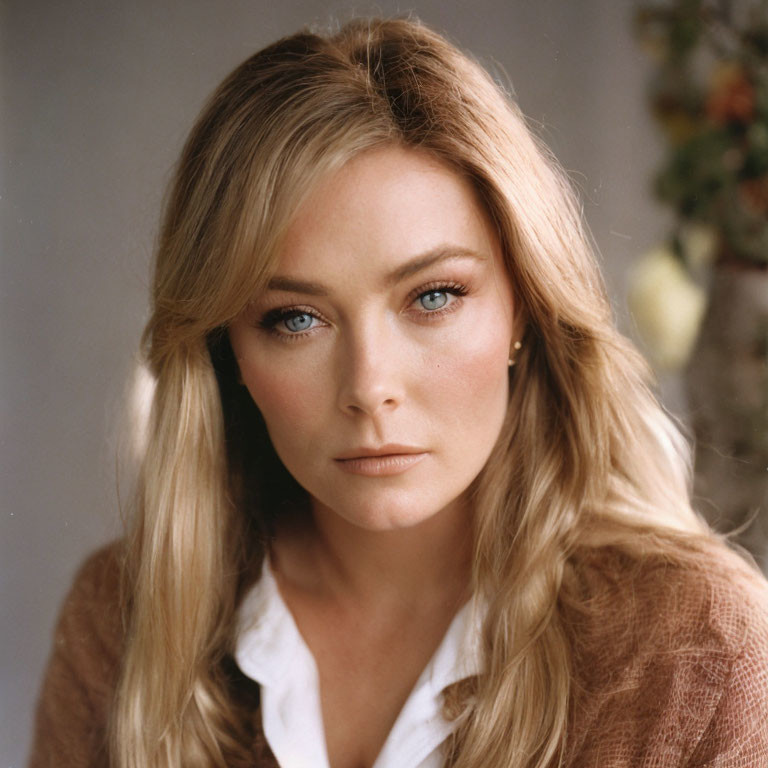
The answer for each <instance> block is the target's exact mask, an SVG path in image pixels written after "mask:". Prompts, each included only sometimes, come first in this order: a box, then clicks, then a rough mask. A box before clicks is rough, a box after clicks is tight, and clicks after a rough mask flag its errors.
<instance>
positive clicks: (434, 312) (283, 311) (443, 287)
mask: <svg viewBox="0 0 768 768" xmlns="http://www.w3.org/2000/svg"><path fill="white" fill-rule="evenodd" d="M436 292H439V293H447V294H450V295H452V296H454V297H455V299H454V301H451V302H450V303H446V304H445V305H444V306H442V307H439V308H438V309H431V310H427V309H422V310H416V312H417V314H419V316H420V319H424V320H427V321H428V322H431V321H433V320H436V319H437V318H439V317H442V316H443V315H445V314H447V313H448V312H453V311H454V310H455V309H458V307H459V306H460V304H461V297H462V296H466V295H467V293H468V292H469V289H468V288H467V286H466V285H463V284H461V283H455V282H452V281H448V282H435V283H428V284H427V285H423V286H421V287H420V288H418V289H417V290H416V291H414V292H413V293H411V294H410V296H409V297H408V304H409V305H410V304H413V302H414V301H416V300H417V299H420V298H421V297H422V296H426V295H427V294H428V293H436ZM298 315H309V316H310V317H313V318H315V319H317V320H323V321H325V318H323V316H322V315H320V314H319V313H318V312H317V310H314V309H311V308H310V307H304V306H301V305H298V306H293V307H280V308H278V309H271V310H270V311H269V312H267V313H266V314H265V315H264V316H263V317H262V318H261V320H259V322H258V325H259V327H260V328H263V329H264V330H265V331H268V332H269V333H271V334H273V335H274V336H277V337H278V338H279V339H280V340H282V341H295V340H297V339H301V338H303V337H304V336H306V335H307V334H309V333H312V331H313V330H314V328H310V329H308V330H306V331H295V332H287V331H286V332H284V331H278V330H277V324H278V323H280V322H282V321H284V320H289V319H290V318H292V317H296V316H298Z"/></svg>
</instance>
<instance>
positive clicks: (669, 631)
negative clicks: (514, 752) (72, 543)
mask: <svg viewBox="0 0 768 768" xmlns="http://www.w3.org/2000/svg"><path fill="white" fill-rule="evenodd" d="M118 546H119V545H111V546H110V547H107V548H105V549H103V550H100V551H99V552H97V553H95V554H94V555H92V556H91V557H90V558H89V559H88V560H87V561H86V562H85V564H84V565H83V566H82V567H81V568H80V570H79V572H78V573H77V575H76V577H75V580H74V584H73V586H72V588H71V590H70V592H69V595H68V596H67V598H66V600H65V602H64V605H63V607H62V609H61V613H60V616H59V619H58V623H57V626H56V630H55V634H54V643H53V650H52V653H51V657H50V660H49V662H48V667H47V671H46V674H45V677H44V680H43V685H42V690H41V692H40V696H39V700H38V707H37V714H36V721H35V732H34V738H33V745H32V752H31V756H30V761H29V768H44V767H45V768H48V767H49V766H56V768H107V766H109V765H110V760H109V754H108V752H109V750H108V746H107V722H108V717H109V712H110V708H111V704H112V699H113V696H114V691H115V686H116V681H117V677H118V673H119V665H120V656H121V648H122V644H123V639H122V628H121V627H122V624H121V619H120V609H119V604H118V585H119V578H118V574H119V568H118V560H117V552H118ZM578 574H579V580H578V583H579V585H580V589H581V590H582V594H581V596H580V597H581V599H580V600H579V601H578V604H579V605H580V606H581V607H578V608H576V607H569V606H567V605H562V606H560V612H561V615H562V617H563V623H564V626H565V628H566V631H567V633H568V637H569V639H570V642H571V647H572V652H573V679H572V684H571V690H572V696H571V702H570V722H569V727H568V735H567V742H566V749H565V762H564V766H565V768H652V767H653V768H661V767H662V766H664V767H667V766H680V767H681V768H705V767H706V768H766V767H768V587H767V586H766V585H765V583H764V582H762V581H761V580H759V579H751V578H749V577H747V576H745V575H744V574H743V573H742V572H741V571H740V569H738V568H734V567H733V565H732V564H731V561H730V558H729V557H726V556H723V557H722V561H719V559H718V558H717V557H715V558H714V559H712V558H706V559H704V558H702V561H701V563H700V564H698V565H693V566H686V567H680V566H677V565H671V564H665V563H664V562H661V561H659V560H656V559H654V560H649V561H647V562H646V561H641V562H637V561H635V560H632V559H630V558H628V557H627V556H626V555H624V554H622V553H621V552H619V551H618V550H615V549H612V548H603V549H600V550H596V551H594V552H593V553H592V554H591V555H590V556H588V557H586V558H584V559H583V560H582V561H581V565H580V567H579V569H578ZM224 667H225V672H226V676H227V679H228V681H229V686H230V693H231V696H232V701H233V703H234V704H235V705H236V707H235V709H236V710H237V711H239V712H245V713H246V717H247V718H248V720H249V729H248V733H249V734H250V738H249V740H248V743H246V744H243V748H242V754H241V755H239V756H237V757H236V758H233V760H232V761H231V765H232V766H233V768H235V766H240V765H242V766H250V767H251V768H277V765H278V764H277V762H276V761H275V758H274V757H273V755H272V754H271V752H270V750H269V746H268V745H267V743H266V741H265V739H264V735H263V732H262V730H261V717H260V712H259V690H258V685H257V684H256V683H254V682H253V681H252V680H250V679H249V678H247V677H246V676H245V675H244V674H242V673H241V672H240V671H239V669H238V668H237V666H236V665H235V663H234V661H232V660H231V658H228V659H226V660H225V662H224ZM283 768H291V766H284V767H283ZM404 768H407V766H404Z"/></svg>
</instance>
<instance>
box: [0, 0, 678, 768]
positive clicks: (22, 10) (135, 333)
mask: <svg viewBox="0 0 768 768" xmlns="http://www.w3.org/2000/svg"><path fill="white" fill-rule="evenodd" d="M354 8H355V10H356V11H357V13H358V15H361V14H365V13H368V12H379V13H382V14H391V13H395V12H401V11H405V10H408V9H409V8H413V9H414V10H415V11H416V13H417V14H418V15H419V16H421V17H422V18H423V19H424V20H425V21H427V22H429V23H431V24H433V25H435V26H437V27H438V28H441V29H443V30H444V31H447V32H448V33H449V34H450V35H451V36H452V37H454V38H455V39H457V40H458V41H460V43H461V44H462V45H463V46H465V47H466V48H468V49H470V50H471V51H473V52H474V53H475V54H476V55H478V56H479V57H480V58H481V59H482V60H483V61H484V62H485V63H486V64H494V63H497V64H498V65H499V66H500V67H501V68H503V69H504V70H506V72H507V73H508V74H509V76H510V77H511V79H512V82H513V84H514V86H515V89H516V91H517V93H518V97H519V100H520V102H521V104H522V106H523V109H524V111H525V112H526V113H527V114H528V115H529V116H530V118H531V119H532V120H533V121H534V122H535V123H537V124H539V126H540V129H541V133H542V134H543V136H544V138H545V139H546V140H547V141H548V142H549V143H550V144H551V146H552V147H553V148H554V149H555V151H556V153H557V154H558V156H559V157H560V159H561V161H562V162H563V164H564V165H565V167H566V168H567V169H569V171H571V173H572V174H573V177H574V180H575V182H576V184H577V185H578V186H579V187H580V188H581V190H582V193H583V196H584V206H585V211H586V215H587V217H588V220H589V222H590V225H591V227H592V230H593V233H594V235H595V238H596V240H597V242H598V244H599V247H600V250H601V252H602V259H603V262H604V268H605V273H606V277H607V280H608V284H609V287H610V290H611V293H612V296H613V299H614V303H615V306H616V310H617V314H618V316H619V321H620V324H621V325H622V327H624V328H625V329H626V328H627V320H626V313H625V310H624V297H625V288H626V286H625V283H626V276H625V275H626V272H625V269H626V267H627V265H628V264H629V263H630V261H631V260H632V259H633V258H634V257H635V256H636V255H637V254H638V253H640V252H642V251H643V250H644V249H646V248H647V247H649V246H651V245H652V244H654V243H655V242H656V240H657V239H658V238H659V237H660V236H661V235H662V234H663V232H664V228H665V219H664V218H663V216H662V214H661V213H660V212H659V210H658V209H656V208H655V206H654V205H653V204H652V203H651V201H650V200H649V198H648V196H647V194H646V189H647V186H648V184H647V180H648V177H649V174H650V172H651V170H652V169H653V168H654V167H655V165H656V163H657V160H658V155H659V151H660V150H659V145H658V143H657V139H656V134H655V130H654V128H653V126H652V125H651V123H650V120H649V118H648V116H647V113H646V107H645V103H644V100H643V89H644V84H645V79H646V77H647V73H648V63H647V62H646V61H645V59H644V57H643V55H642V54H641V52H640V51H639V50H638V49H637V47H636V46H635V44H634V43H633V41H632V39H631V35H630V16H631V3H630V1H629V0H537V1H536V2H531V0H498V1H497V2H493V1H492V0H475V2H473V3H471V4H470V3H468V2H467V3H460V2H458V0H440V2H438V1H437V0H433V1H429V0H424V1H423V2H419V0H416V1H415V2H414V4H413V5H412V6H406V5H402V6H401V5H398V4H396V3H394V2H388V1H385V0H380V2H379V3H378V4H377V5H376V6H366V5H364V4H359V5H356V6H354ZM348 10H349V7H348V6H346V5H344V4H336V3H328V2H320V1H317V2H313V1H312V0H304V1H303V2H299V1H298V0H283V1H282V2H279V3H274V4H273V3H266V2H257V1H255V0H252V1H250V2H249V1H248V0H228V1H226V2H222V1H217V2H213V1H210V2H205V1H204V0H166V1H164V2H163V1H161V2H158V1H157V0H135V1H134V2H112V3H108V2H101V3H97V2H95V1H90V0H68V2H53V0H50V2H40V0H17V1H16V2H6V3H5V4H4V5H2V6H0V21H1V22H2V26H1V27H0V29H1V30H2V31H1V33H0V34H1V35H2V39H1V41H0V42H1V43H2V48H1V50H2V68H1V69H0V78H1V79H0V88H1V89H2V94H1V95H2V110H1V112H0V116H1V119H2V125H1V128H0V130H1V133H0V141H2V145H1V146H2V154H1V161H0V162H1V163H2V164H1V165H0V169H1V170H0V211H1V213H2V229H1V230H0V232H1V234H2V245H1V248H0V253H1V254H2V260H1V262H0V270H1V272H0V295H1V299H0V361H1V365H0V386H1V387H2V390H1V391H0V407H1V408H2V421H1V422H0V472H1V473H2V475H1V477H2V481H1V483H2V484H1V487H0V498H2V506H1V507H0V526H1V527H0V633H1V634H0V638H1V642H2V646H1V647H2V654H0V760H1V761H2V766H3V768H9V767H16V766H19V765H22V764H23V761H24V755H25V753H26V749H27V744H28V738H29V726H30V720H31V714H32V706H33V702H34V698H35V696H36V692H37V687H38V684H39V677H40V674H41V671H42V667H43V664H44V661H45V658H46V655H47V653H48V649H49V645H50V633H51V629H52V625H53V621H54V617H55V614H56V611H57V607H58V605H59V603H60V601H61V598H62V596H63V594H64V591H65V589H66V588H67V586H68V583H69V580H70V579H71V576H72V574H73V571H74V569H75V567H76V565H77V564H78V562H79V561H81V559H82V558H83V556H84V555H85V554H86V553H87V552H88V551H89V550H91V549H92V548H94V547H95V546H97V545H98V544H100V543H101V542H104V541H105V540H107V539H109V538H110V537H113V536H115V535H116V534H117V533H118V532H119V530H120V520H119V503H118V492H117V489H116V477H115V462H116V452H117V449H118V444H119V437H120V430H119V426H118V425H119V403H120V402H121V401H122V397H123V392H124V388H125V381H126V376H127V372H128V371H129V370H130V366H131V361H132V358H133V355H134V353H135V349H136V345H137V340H138V337H139V334H140V331H141V327H142V323H143V320H144V318H145V313H146V287H147V274H148V265H149V261H150V257H151V251H152V243H153V237H154V233H155V229H156V222H157V215H158V209H159V203H160V200H161V195H162V192H163V188H164V186H165V184H166V182H167V180H168V177H169V173H170V169H171V166H172V164H173V162H174V160H175V158H176V155H177V153H178V151H179V149H180V145H181V143H182V141H183V138H184V136H185V132H186V131H187V130H188V129H189V127H190V125H191V122H192V120H193V118H194V116H195V114H196V113H197V111H198V109H199V108H200V106H201V104H202V102H203V100H204V98H205V97H206V95H207V94H208V93H209V92H210V91H211V90H212V88H213V87H214V86H215V85H216V84H217V82H218V81H219V80H220V79H221V78H222V77H223V76H224V75H225V74H226V73H227V72H228V71H229V70H230V69H231V68H232V67H234V66H235V65H236V64H237V63H239V61H240V60H242V59H243V58H245V57H246V56H247V55H249V54H250V53H252V52H253V51H255V50H256V49H258V48H260V47H261V46H263V45H264V44H266V43H268V42H270V41H272V40H273V39H275V38H277V37H278V36H281V35H283V34H287V33H289V32H292V31H294V30H295V29H297V28H298V27H299V26H301V25H302V24H305V23H308V22H324V21H327V20H329V19H330V18H331V17H334V16H341V17H342V18H345V17H346V16H347V15H348ZM670 392H671V393H672V394H671V395H670V396H671V397H673V398H674V389H671V390H670ZM125 495H126V489H125V488H121V496H123V497H124V496H125Z"/></svg>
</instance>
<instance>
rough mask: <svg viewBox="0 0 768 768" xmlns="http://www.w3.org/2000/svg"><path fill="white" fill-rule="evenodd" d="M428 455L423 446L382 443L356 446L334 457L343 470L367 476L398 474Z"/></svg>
mask: <svg viewBox="0 0 768 768" xmlns="http://www.w3.org/2000/svg"><path fill="white" fill-rule="evenodd" d="M427 455H428V452H427V451H425V450H424V449H423V448H417V447H415V446H404V445H383V446H381V447H380V448H356V449H354V450H353V451H350V452H349V453H348V454H346V455H344V456H338V457H336V458H335V459H334V462H335V463H336V465H337V466H338V467H339V469H341V470H342V471H343V472H349V473H351V474H354V475H366V476H368V477H381V476H385V475H399V474H401V473H402V472H406V471H408V470H409V469H410V468H411V467H413V466H415V465H416V464H418V463H419V462H421V461H422V460H423V459H425V458H426V457H427Z"/></svg>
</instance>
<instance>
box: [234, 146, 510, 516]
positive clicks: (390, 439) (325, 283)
mask: <svg viewBox="0 0 768 768" xmlns="http://www.w3.org/2000/svg"><path fill="white" fill-rule="evenodd" d="M230 338H231V341H232V347H233V349H234V352H235V355H236V357H237V360H238V363H239V366H240V371H241V374H242V379H243V383H244V384H245V386H246V387H247V388H248V391H249V392H250V393H251V396H252V397H253V399H254V401H255V403H256V405H257V406H258V408H259V410H260V411H261V413H262V415H263V417H264V420H265V422H266V425H267V429H268V430H269V435H270V437H271V440H272V443H273V445H274V447H275V450H276V451H277V454H278V455H279V456H280V458H281V460H282V461H283V463H284V464H285V466H286V467H287V469H288V470H289V471H290V473H291V474H292V475H293V476H294V478H295V479H296V480H297V481H298V482H299V484H300V485H302V486H303V487H304V488H305V489H306V490H307V491H308V492H309V494H310V496H311V497H312V502H313V504H314V505H316V507H317V505H321V506H322V507H325V508H327V509H328V510H331V511H332V512H334V513H335V514H338V515H340V516H342V517H343V518H345V519H346V520H347V521H349V522H351V523H353V524H355V525H358V526H361V527H363V528H366V529H369V530H388V529H394V528H401V527H407V526H412V525H416V524H417V523H419V522H421V521H424V520H426V519H428V518H430V517H432V516H433V515H436V514H437V513H438V512H440V511H441V510H444V509H446V508H447V507H448V506H450V505H452V504H457V503H461V502H460V499H461V496H462V494H463V492H464V491H465V490H466V489H467V488H468V486H469V485H470V483H471V482H472V481H473V480H474V479H475V477H477V475H478V473H479V472H480V470H481V469H482V467H483V465H484V464H485V462H486V460H487V459H488V456H489V455H490V452H491V449H492V447H493V445H494V443H495V441H496V439H497V437H498V435H499V431H500V429H501V425H502V421H503V419H504V414H505V411H506V407H507V400H508V366H507V360H508V358H509V357H510V348H511V346H512V344H513V343H514V340H515V334H514V327H513V313H512V290H511V286H510V282H509V279H508V276H507V274H506V271H505V268H504V266H503V264H502V258H501V252H500V248H499V243H498V241H497V237H496V235H495V233H494V230H493V228H492V226H491V225H490V223H489V221H488V220H487V216H486V215H485V213H484V211H483V209H482V208H481V207H480V205H479V204H478V201H477V200H476V196H475V194H474V192H473V189H472V187H471V186H470V185H469V183H468V182H467V181H465V180H464V179H462V178H461V177H460V176H458V175H457V174H456V173H455V172H453V171H452V170H450V169H448V168H447V167H446V166H443V165H441V164H439V163H438V162H437V161H435V160H434V159H432V158H431V157H430V156H428V155H427V154H425V153H422V152H419V151H416V150H413V149H403V148H400V147H386V148H382V149H375V150H371V151H368V152H366V153H363V154H361V155H358V156H357V157H356V158H354V159H353V160H351V161H350V162H349V163H347V164H346V165H345V166H344V167H343V168H342V169H341V170H340V171H338V172H337V173H335V174H334V175H332V176H331V177H329V178H327V179H325V180H324V181H323V182H322V183H320V185H319V186H318V187H316V188H315V189H314V190H313V191H312V193H311V194H310V196H309V198H308V199H307V200H306V202H305V203H304V204H303V205H302V206H301V207H300V208H299V209H298V211H297V214H296V217H295V219H294V221H293V223H292V225H291V226H290V228H289V230H288V233H287V238H286V240H285V242H284V246H283V247H282V250H281V253H280V260H279V265H278V268H277V271H276V274H275V276H274V278H273V279H272V281H271V283H270V286H269V288H268V290H266V291H265V292H264V294H263V295H260V296H258V297H257V298H256V299H255V300H254V301H253V302H252V303H251V305H250V306H249V308H248V309H247V310H246V312H245V313H243V315H242V316H241V317H239V318H238V319H237V320H236V321H235V322H234V323H233V324H232V326H231V328H230Z"/></svg>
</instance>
